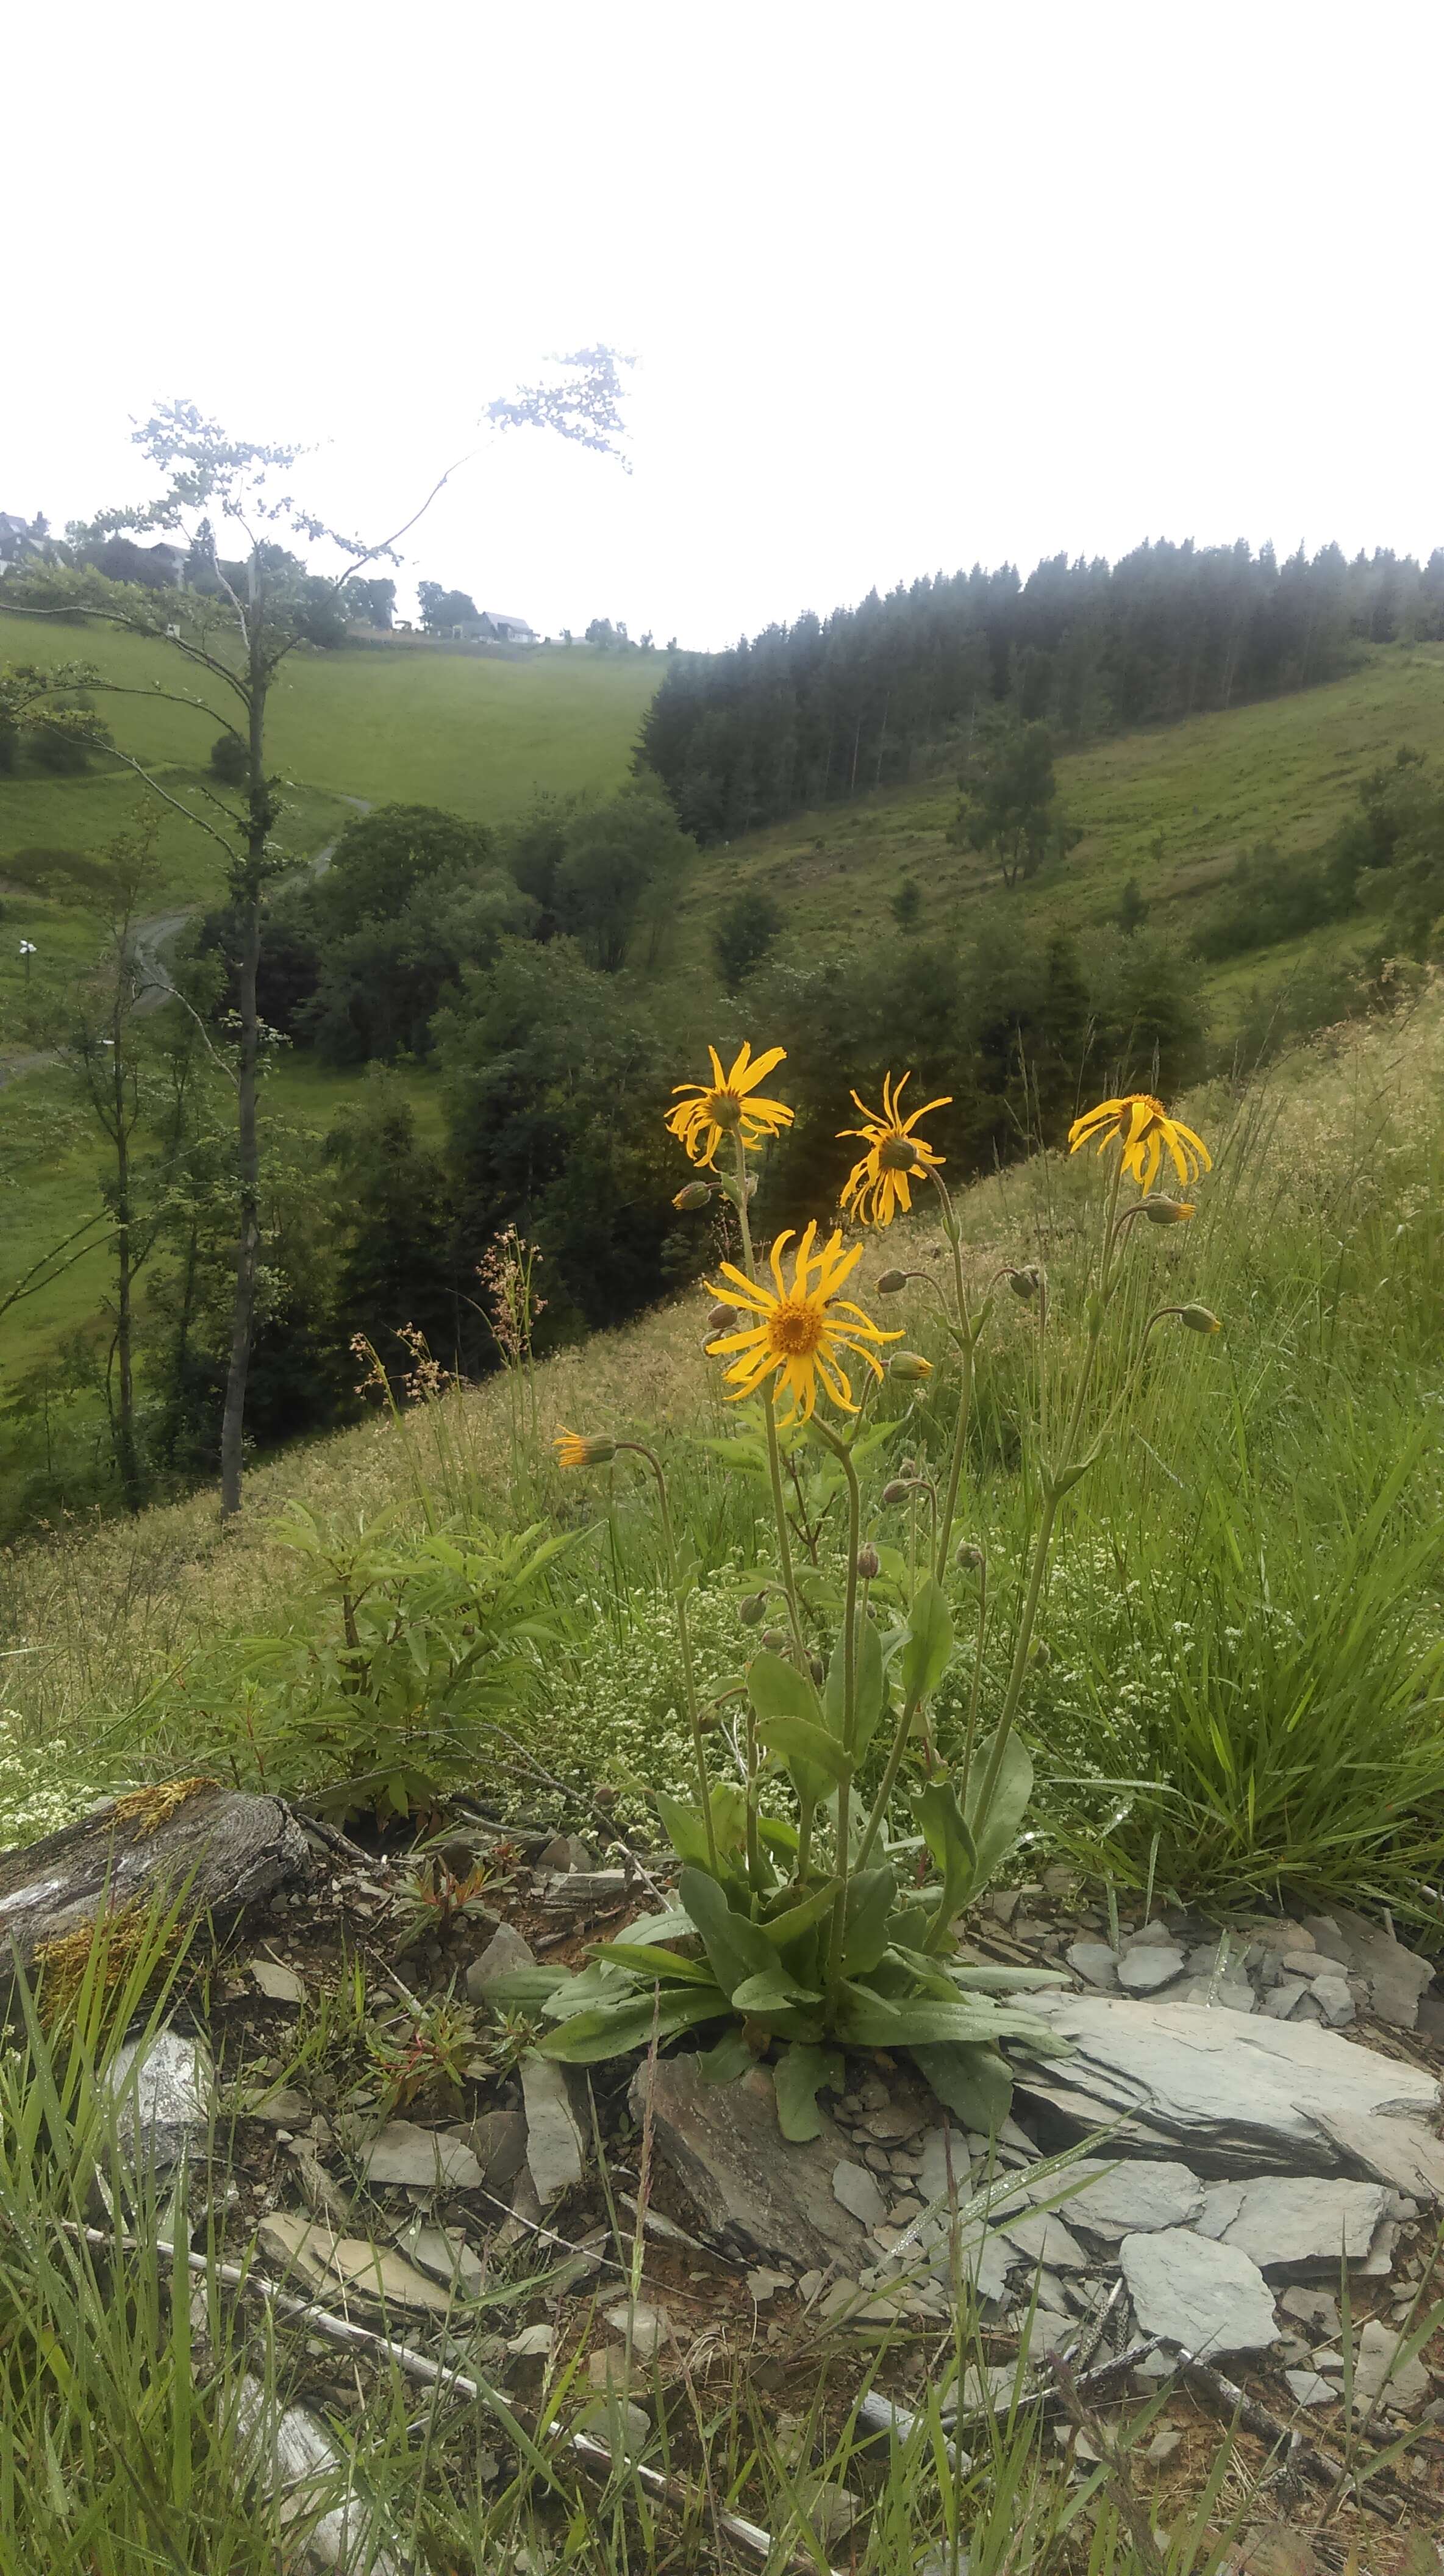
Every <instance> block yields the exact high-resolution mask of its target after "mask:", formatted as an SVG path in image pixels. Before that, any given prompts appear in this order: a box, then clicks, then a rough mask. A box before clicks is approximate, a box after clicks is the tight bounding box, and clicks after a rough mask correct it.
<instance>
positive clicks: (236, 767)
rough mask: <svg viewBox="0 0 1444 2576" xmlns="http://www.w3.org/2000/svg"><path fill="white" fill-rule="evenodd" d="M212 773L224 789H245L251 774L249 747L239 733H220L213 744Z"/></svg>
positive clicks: (211, 755)
mask: <svg viewBox="0 0 1444 2576" xmlns="http://www.w3.org/2000/svg"><path fill="white" fill-rule="evenodd" d="M210 772H211V776H212V778H216V779H219V781H220V783H221V785H222V787H244V786H245V784H246V781H247V779H248V778H249V776H250V774H251V754H250V749H249V746H248V745H247V744H246V743H245V742H243V741H242V739H241V736H240V735H239V734H238V733H218V734H217V736H216V738H215V741H214V742H213V743H212V744H211V754H210Z"/></svg>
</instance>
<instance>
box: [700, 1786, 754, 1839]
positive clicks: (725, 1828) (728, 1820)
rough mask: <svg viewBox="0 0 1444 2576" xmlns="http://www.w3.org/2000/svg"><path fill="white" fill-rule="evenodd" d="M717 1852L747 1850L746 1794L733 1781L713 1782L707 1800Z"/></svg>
mask: <svg viewBox="0 0 1444 2576" xmlns="http://www.w3.org/2000/svg"><path fill="white" fill-rule="evenodd" d="M707 1804H708V1806H709V1807H710V1808H711V1810H712V1831H713V1832H714V1834H715V1835H716V1837H717V1848H718V1850H719V1852H729V1853H731V1852H738V1853H740V1852H743V1851H745V1850H746V1848H747V1793H746V1791H745V1790H744V1789H741V1788H739V1787H738V1785H737V1783H736V1782H735V1781H734V1780H714V1781H713V1783H712V1789H711V1794H710V1796H709V1797H708V1800H707Z"/></svg>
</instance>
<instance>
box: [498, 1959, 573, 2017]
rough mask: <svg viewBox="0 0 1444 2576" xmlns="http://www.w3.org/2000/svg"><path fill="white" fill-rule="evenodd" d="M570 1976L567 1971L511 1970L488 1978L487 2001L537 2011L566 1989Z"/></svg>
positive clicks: (559, 1969)
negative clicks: (537, 2007) (561, 1987)
mask: <svg viewBox="0 0 1444 2576" xmlns="http://www.w3.org/2000/svg"><path fill="white" fill-rule="evenodd" d="M570 1974H571V1971H570V1969H568V1968H508V1969H507V1970H506V1971H505V1973H504V1974H503V1975H502V1976H499V1977H489V1978H488V1980H487V1984H486V1991H485V2000H486V2002H487V2003H489V2004H501V2005H504V2006H506V2007H508V2008H510V2007H511V2006H512V2005H514V2004H515V2005H519V2006H521V2007H522V2008H524V2009H525V2008H535V2006H536V2005H537V2004H544V2003H545V2002H546V2000H547V1997H548V1996H549V1995H554V1994H555V1993H556V1990H557V1988H558V1986H564V1985H565V1984H566V1982H567V1979H568V1977H569V1975H570Z"/></svg>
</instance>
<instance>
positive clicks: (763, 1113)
mask: <svg viewBox="0 0 1444 2576" xmlns="http://www.w3.org/2000/svg"><path fill="white" fill-rule="evenodd" d="M707 1053H708V1054H709V1055H710V1057H711V1059H712V1079H711V1081H710V1082H674V1083H673V1085H672V1089H673V1090H674V1092H677V1093H678V1094H683V1093H685V1094H686V1095H688V1096H687V1097H686V1098H679V1100H678V1105H677V1107H676V1108H675V1109H669V1110H668V1112H667V1125H668V1127H669V1128H670V1130H671V1132H672V1134H673V1135H674V1136H675V1137H676V1139H677V1141H678V1143H679V1144H681V1145H685V1146H686V1148H687V1151H688V1153H689V1154H690V1156H691V1158H692V1160H693V1162H694V1163H710V1162H711V1161H712V1158H713V1156H714V1155H715V1153H716V1151H717V1148H718V1146H719V1145H720V1144H721V1142H722V1139H723V1137H724V1136H732V1135H736V1134H737V1133H738V1132H739V1131H740V1133H741V1137H742V1142H743V1144H744V1145H746V1146H752V1145H760V1144H761V1143H762V1142H763V1140H764V1138H766V1137H768V1136H775V1135H777V1133H778V1132H779V1130H780V1129H781V1128H783V1127H790V1126H791V1124H792V1112H791V1110H790V1109H788V1108H787V1107H786V1106H785V1105H784V1103H783V1102H782V1101H780V1100H759V1099H758V1097H757V1085H758V1083H759V1082H762V1081H763V1080H765V1078H766V1076H767V1075H768V1074H769V1073H770V1072H771V1071H772V1068H773V1066H774V1065H775V1064H781V1063H782V1062H783V1060H784V1058H785V1057H786V1054H787V1049H786V1048H785V1047H769V1048H768V1049H767V1052H766V1054H765V1055H759V1056H757V1057H755V1058H754V1056H753V1054H752V1049H751V1047H750V1045H749V1044H748V1043H747V1041H746V1040H745V1039H744V1040H743V1044H742V1052H741V1054H740V1055H739V1056H738V1058H737V1061H736V1063H735V1064H734V1065H733V1067H732V1070H731V1072H730V1073H724V1072H723V1070H722V1058H721V1057H720V1055H719V1054H718V1052H717V1050H716V1048H715V1047H713V1046H709V1048H708V1049H707Z"/></svg>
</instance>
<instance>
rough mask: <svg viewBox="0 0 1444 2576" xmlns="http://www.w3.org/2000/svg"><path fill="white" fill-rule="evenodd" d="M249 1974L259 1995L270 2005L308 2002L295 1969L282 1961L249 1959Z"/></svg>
mask: <svg viewBox="0 0 1444 2576" xmlns="http://www.w3.org/2000/svg"><path fill="white" fill-rule="evenodd" d="M246 1968H247V1972H248V1974H249V1975H250V1977H251V1979H252V1982H253V1983H254V1985H255V1987H256V1989H257V1991H258V1993H260V1994H263V1995H264V1996H265V1998H266V2001H267V2003H268V2004H300V2003H304V2002H305V2000H306V1989H305V1987H304V1986H303V1985H302V1983H301V1980H300V1978H299V1977H298V1976H297V1974H296V1971H295V1969H294V1968H288V1967H287V1966H286V1965H285V1963H284V1961H283V1960H280V1959H248V1960H247V1961H246Z"/></svg>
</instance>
